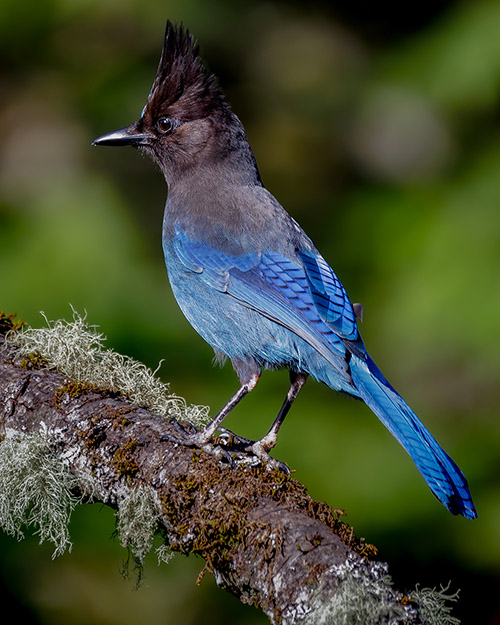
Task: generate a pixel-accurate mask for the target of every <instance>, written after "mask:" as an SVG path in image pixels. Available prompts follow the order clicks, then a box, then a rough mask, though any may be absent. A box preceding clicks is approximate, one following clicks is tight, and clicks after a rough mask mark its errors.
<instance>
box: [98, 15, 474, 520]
mask: <svg viewBox="0 0 500 625" xmlns="http://www.w3.org/2000/svg"><path fill="white" fill-rule="evenodd" d="M93 145H98V146H133V147H135V148H137V149H138V150H139V151H141V152H142V153H144V154H146V155H147V156H149V157H151V158H152V159H153V161H154V162H155V163H156V164H157V165H158V167H159V169H160V170H161V172H162V173H163V175H164V177H165V180H166V183H167V188H168V194H167V201H166V205H165V212H164V218H163V228H162V244H163V252H164V256H165V263H166V268H167V274H168V278H169V281H170V285H171V288H172V291H173V294H174V297H175V299H176V300H177V303H178V305H179V307H180V308H181V310H182V312H183V313H184V315H185V317H186V318H187V320H188V321H189V322H190V324H191V325H192V326H193V328H194V329H195V330H196V331H197V332H198V334H200V335H201V337H202V338H203V339H204V340H205V341H206V342H207V343H208V344H209V345H210V346H211V347H212V348H213V350H214V353H215V355H216V358H218V359H221V360H224V359H229V360H230V361H231V364H232V366H233V369H234V371H235V372H236V375H237V377H238V380H239V383H240V386H239V388H238V390H237V392H236V393H235V394H234V395H233V396H232V397H231V398H230V399H229V401H228V402H227V403H226V404H225V406H224V407H223V408H222V409H221V410H220V411H219V413H218V414H217V415H216V416H215V417H214V418H213V419H212V421H210V422H209V423H208V424H207V425H206V426H205V427H204V428H202V429H201V430H199V431H198V430H196V431H195V432H191V433H190V442H191V443H192V444H193V445H197V446H200V447H202V446H203V445H204V444H207V443H209V442H210V441H213V440H214V437H215V434H216V432H217V431H218V430H219V431H220V430H222V429H223V428H222V425H221V424H222V422H223V420H224V418H225V417H226V416H227V415H228V413H229V412H230V411H231V410H232V408H234V406H236V404H238V402H239V401H240V400H241V399H242V398H243V397H244V396H245V395H247V394H248V393H249V392H250V391H252V390H253V389H254V388H255V386H256V385H257V382H258V380H259V377H260V375H261V372H262V370H263V369H270V370H273V369H280V368H285V369H288V371H289V374H290V386H289V390H288V393H287V395H286V398H285V400H284V402H283V404H282V406H281V409H280V410H279V412H278V415H277V417H276V419H275V421H274V422H273V424H272V426H271V428H270V429H269V431H268V433H267V434H266V435H265V436H264V437H263V438H261V439H260V440H258V441H254V442H251V445H249V451H252V452H253V453H254V454H255V455H256V456H257V457H258V458H265V457H269V456H268V452H269V451H270V450H271V449H272V447H273V446H274V445H275V443H276V440H277V435H278V431H279V429H280V426H281V425H282V423H283V420H284V419H285V417H286V415H287V413H288V411H289V410H290V407H291V405H292V403H293V401H294V400H295V398H296V397H297V395H298V393H299V392H300V390H301V388H302V387H303V386H304V383H305V382H306V380H307V378H308V377H309V376H311V377H312V378H314V379H315V380H317V381H319V382H322V383H324V384H326V385H327V386H329V387H330V388H331V389H333V390H335V391H339V392H342V393H346V394H348V395H350V396H352V397H355V398H357V399H360V400H363V401H364V402H365V404H367V406H368V407H369V408H370V409H371V410H372V411H373V412H374V413H375V415H376V416H377V417H378V418H379V419H380V421H381V422H382V423H383V424H384V425H385V427H386V428H387V429H388V430H389V432H390V433H391V434H392V435H393V436H394V437H395V438H396V439H397V440H398V441H399V443H400V444H401V445H402V446H403V448H404V449H405V450H406V451H407V452H408V454H409V455H410V457H411V458H412V459H413V461H414V463H415V465H416V466H417V468H418V470H419V471H420V473H421V474H422V476H423V477H424V479H425V480H426V482H427V484H428V486H429V487H430V489H431V491H432V493H433V494H434V495H435V496H436V497H437V499H438V500H439V501H440V502H441V503H442V504H443V505H444V506H445V507H446V508H447V509H448V510H449V511H450V512H451V513H453V514H455V515H462V516H464V517H466V518H468V519H473V518H475V517H476V516H477V512H476V509H475V507H474V504H473V502H472V497H471V495H470V492H469V487H468V484H467V480H466V478H465V477H464V475H463V473H462V472H461V470H460V469H459V468H458V466H457V465H456V464H455V462H454V461H453V460H452V459H451V458H450V457H449V456H448V455H447V454H446V453H445V452H444V451H443V449H441V447H440V446H439V445H438V443H437V442H436V440H435V439H434V438H433V436H432V435H431V434H430V432H429V431H428V430H427V429H426V427H425V426H424V425H423V423H422V422H421V421H420V420H419V419H418V417H417V416H416V414H415V413H414V412H413V410H412V409H411V408H410V407H409V406H408V404H407V403H406V402H405V401H404V400H403V398H402V397H401V396H400V395H399V393H398V392H397V391H396V390H395V389H394V388H393V387H392V386H391V384H390V383H389V382H388V381H387V380H386V379H385V377H384V376H383V375H382V373H381V372H380V370H379V368H378V367H377V365H376V364H375V363H374V361H373V360H372V358H371V357H370V356H369V354H368V352H367V350H366V347H365V344H364V342H363V339H362V338H361V335H360V332H359V329H358V317H359V316H360V315H361V306H360V305H357V304H355V305H353V304H352V303H351V301H350V299H349V297H348V295H347V293H346V291H345V289H344V287H343V285H342V283H341V282H340V280H339V278H338V277H337V275H336V274H335V273H334V271H333V269H331V267H330V266H329V264H328V263H327V261H326V260H325V259H324V258H323V256H322V255H321V254H320V252H319V251H318V249H317V248H316V246H315V245H314V243H313V242H312V240H311V239H310V238H309V237H308V235H307V234H306V233H305V232H304V230H303V229H302V228H301V227H300V226H299V224H298V223H297V222H296V221H295V220H294V219H293V218H292V217H291V216H290V215H289V214H288V213H287V212H286V211H285V209H284V208H283V207H282V206H281V204H280V203H279V202H278V200H277V199H275V197H274V196H273V195H272V194H271V193H270V192H269V191H268V190H267V189H266V188H265V186H264V185H263V182H262V179H261V176H260V173H259V170H258V167H257V163H256V160H255V156H254V154H253V152H252V149H251V148H250V145H249V143H248V140H247V137H246V134H245V130H244V128H243V125H242V123H241V121H240V120H239V118H238V117H237V116H236V114H235V113H234V112H233V110H232V108H231V106H230V104H229V103H228V101H227V100H226V98H225V96H224V94H223V91H222V89H221V87H220V85H219V82H218V80H217V78H216V77H215V75H214V74H213V73H212V72H210V71H209V69H208V68H207V65H206V63H205V62H204V60H203V58H202V56H201V52H200V46H199V44H198V41H197V40H196V38H195V37H194V36H193V35H192V34H191V33H190V31H189V30H188V29H187V28H185V27H184V25H183V24H182V23H180V24H177V23H173V22H172V21H170V20H167V24H166V30H165V36H164V43H163V49H162V53H161V57H160V62H159V65H158V69H157V73H156V76H155V78H154V81H153V85H152V87H151V90H150V92H149V95H148V98H147V101H146V104H145V106H144V108H143V110H142V112H141V115H140V117H139V119H138V120H137V121H135V122H134V123H132V124H131V125H129V126H127V127H125V128H121V129H120V130H115V131H113V132H109V133H106V134H104V135H102V136H100V137H98V138H97V139H95V141H94V142H93ZM243 440H245V439H243ZM247 442H249V441H247Z"/></svg>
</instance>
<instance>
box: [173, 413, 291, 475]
mask: <svg viewBox="0 0 500 625" xmlns="http://www.w3.org/2000/svg"><path fill="white" fill-rule="evenodd" d="M171 423H172V425H173V426H174V428H175V429H176V430H177V432H178V435H176V434H164V435H163V436H162V437H161V438H162V439H163V440H169V441H171V442H173V443H176V444H178V445H185V446H187V447H197V448H199V449H203V451H205V452H206V453H208V454H210V455H211V456H214V457H215V458H216V459H217V460H218V461H219V462H222V463H224V464H229V465H232V466H233V465H235V466H238V465H239V466H246V467H255V466H258V465H259V464H262V465H263V466H265V467H266V468H268V469H270V470H271V469H277V470H279V471H283V472H284V473H286V474H287V475H290V469H289V468H288V467H287V465H286V464H284V463H283V462H280V461H279V460H276V459H275V458H272V457H271V456H270V455H269V453H268V452H269V449H270V448H271V447H272V445H269V444H268V441H267V440H266V439H265V437H264V439H261V440H259V441H251V440H249V439H248V438H244V437H243V436H238V435H237V434H235V433H234V432H231V430H228V429H226V428H222V427H220V428H218V430H217V432H218V434H217V435H216V436H213V435H212V434H211V433H208V432H206V431H205V430H197V429H196V428H195V427H194V426H192V425H190V424H182V425H181V424H180V423H179V422H178V421H177V420H176V419H172V421H171Z"/></svg>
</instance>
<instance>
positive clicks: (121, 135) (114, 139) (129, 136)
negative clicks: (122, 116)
mask: <svg viewBox="0 0 500 625" xmlns="http://www.w3.org/2000/svg"><path fill="white" fill-rule="evenodd" d="M150 139H151V135H149V134H147V133H145V132H137V130H136V129H135V127H134V125H132V126H127V127H126V128H120V130H114V131H113V132H108V133H107V134H105V135H101V136H100V137H97V139H95V140H94V141H92V145H117V146H120V145H135V146H138V145H146V144H148V143H149V140H150Z"/></svg>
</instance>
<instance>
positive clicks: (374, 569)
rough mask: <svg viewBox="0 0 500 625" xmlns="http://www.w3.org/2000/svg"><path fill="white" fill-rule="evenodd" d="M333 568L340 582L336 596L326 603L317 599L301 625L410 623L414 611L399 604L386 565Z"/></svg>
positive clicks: (360, 563) (351, 561) (356, 561)
mask: <svg viewBox="0 0 500 625" xmlns="http://www.w3.org/2000/svg"><path fill="white" fill-rule="evenodd" d="M335 569H336V570H335V573H336V577H337V578H338V579H339V580H340V581H339V583H338V585H337V586H336V589H335V594H334V595H333V597H332V598H331V599H330V600H329V601H328V603H326V604H325V603H323V602H321V600H319V601H318V603H317V604H316V605H314V607H313V610H312V611H311V612H309V613H308V614H307V615H306V616H305V617H304V619H303V620H302V621H301V622H302V623H304V625H379V624H380V623H384V624H385V625H403V624H405V623H409V622H410V619H411V618H412V616H413V615H414V614H415V610H414V608H412V607H411V606H410V605H402V604H401V603H400V602H399V601H398V599H399V596H398V593H397V592H396V591H395V590H394V589H393V587H392V580H391V578H390V576H389V575H388V574H387V567H386V565H384V564H382V563H380V562H371V563H369V564H366V563H365V562H364V561H363V560H360V559H349V560H348V561H347V562H346V563H345V564H343V565H341V566H338V567H335Z"/></svg>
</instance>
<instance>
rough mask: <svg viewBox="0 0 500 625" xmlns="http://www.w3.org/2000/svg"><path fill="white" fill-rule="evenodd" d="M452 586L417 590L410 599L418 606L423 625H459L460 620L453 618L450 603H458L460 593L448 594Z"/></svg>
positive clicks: (417, 588)
mask: <svg viewBox="0 0 500 625" xmlns="http://www.w3.org/2000/svg"><path fill="white" fill-rule="evenodd" d="M449 587H450V584H449V583H448V585H447V586H441V588H440V589H439V590H437V589H436V588H419V586H418V585H417V587H416V588H415V590H414V591H413V592H412V593H410V595H409V596H410V599H411V600H412V601H414V602H415V603H416V604H417V605H418V611H419V614H420V620H421V622H422V625H459V623H460V619H458V618H456V617H455V616H451V614H450V612H451V610H452V608H451V606H450V605H448V603H449V602H450V601H458V595H459V591H458V590H457V591H456V592H454V593H450V594H447V592H448V589H449Z"/></svg>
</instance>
